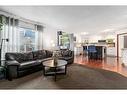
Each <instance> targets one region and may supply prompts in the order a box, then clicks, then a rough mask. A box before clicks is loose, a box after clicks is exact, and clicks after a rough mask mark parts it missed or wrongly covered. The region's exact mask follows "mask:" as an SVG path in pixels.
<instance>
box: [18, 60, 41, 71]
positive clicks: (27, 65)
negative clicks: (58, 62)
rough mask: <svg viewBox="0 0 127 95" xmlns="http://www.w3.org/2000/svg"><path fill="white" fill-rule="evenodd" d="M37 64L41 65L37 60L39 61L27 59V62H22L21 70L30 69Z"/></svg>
mask: <svg viewBox="0 0 127 95" xmlns="http://www.w3.org/2000/svg"><path fill="white" fill-rule="evenodd" d="M37 65H41V63H39V62H37V61H27V62H23V63H21V64H20V66H19V68H18V69H19V70H25V69H29V68H31V67H33V66H37Z"/></svg>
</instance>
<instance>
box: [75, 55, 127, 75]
mask: <svg viewBox="0 0 127 95" xmlns="http://www.w3.org/2000/svg"><path fill="white" fill-rule="evenodd" d="M74 62H75V63H77V64H82V65H86V66H89V67H92V68H100V69H105V70H110V71H114V72H117V73H120V74H122V75H124V76H126V77H127V65H126V66H125V65H124V64H122V62H121V59H120V58H119V60H117V58H116V57H106V58H104V59H103V60H94V59H91V60H88V58H87V56H84V55H77V56H75V59H74Z"/></svg>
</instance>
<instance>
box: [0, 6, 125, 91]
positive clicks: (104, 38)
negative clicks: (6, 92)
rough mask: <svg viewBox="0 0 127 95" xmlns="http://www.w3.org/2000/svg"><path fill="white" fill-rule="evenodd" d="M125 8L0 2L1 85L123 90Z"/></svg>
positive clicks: (0, 86) (3, 87)
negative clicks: (23, 4) (21, 4)
mask: <svg viewBox="0 0 127 95" xmlns="http://www.w3.org/2000/svg"><path fill="white" fill-rule="evenodd" d="M126 10H127V6H0V14H1V15H0V33H1V34H0V39H1V48H0V50H1V52H0V53H1V67H0V70H1V71H0V72H1V73H0V74H1V75H0V79H1V80H0V89H126V88H127V78H126V76H127V68H126V67H127V66H126V63H127V62H126V56H127V55H126V52H127V49H126V48H127V45H126V39H127V36H126V19H127V18H126V15H127V12H126Z"/></svg>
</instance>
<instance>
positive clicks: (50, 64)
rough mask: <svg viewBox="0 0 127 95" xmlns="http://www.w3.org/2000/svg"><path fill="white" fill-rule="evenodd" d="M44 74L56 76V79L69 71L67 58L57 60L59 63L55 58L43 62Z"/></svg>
mask: <svg viewBox="0 0 127 95" xmlns="http://www.w3.org/2000/svg"><path fill="white" fill-rule="evenodd" d="M43 66H44V71H43V74H44V76H54V80H55V81H56V76H57V75H61V74H65V75H66V72H67V61H65V60H57V63H55V62H54V60H53V59H52V60H48V61H45V62H43Z"/></svg>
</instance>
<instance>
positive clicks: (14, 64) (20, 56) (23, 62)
mask: <svg viewBox="0 0 127 95" xmlns="http://www.w3.org/2000/svg"><path fill="white" fill-rule="evenodd" d="M60 52H61V56H59V59H63V60H66V61H67V62H68V64H71V63H73V62H74V52H73V51H71V50H60ZM52 54H53V52H52V51H48V50H38V51H33V52H28V53H6V54H5V58H6V64H5V66H6V68H7V70H6V71H7V79H8V80H12V79H14V78H18V77H21V76H24V75H27V74H31V73H33V72H37V71H40V70H43V65H42V62H44V61H46V60H50V59H52Z"/></svg>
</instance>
